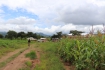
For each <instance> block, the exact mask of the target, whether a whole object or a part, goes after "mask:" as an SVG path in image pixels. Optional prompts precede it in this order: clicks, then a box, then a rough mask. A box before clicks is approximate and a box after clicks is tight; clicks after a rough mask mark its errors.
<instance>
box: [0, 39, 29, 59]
mask: <svg viewBox="0 0 105 70" xmlns="http://www.w3.org/2000/svg"><path fill="white" fill-rule="evenodd" d="M26 46H27V40H8V39H0V58H1V57H2V56H4V55H5V54H7V53H9V52H12V51H14V50H16V49H19V48H23V47H26Z"/></svg>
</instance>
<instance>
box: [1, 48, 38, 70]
mask: <svg viewBox="0 0 105 70" xmlns="http://www.w3.org/2000/svg"><path fill="white" fill-rule="evenodd" d="M33 49H35V48H33V47H30V48H28V49H26V50H25V51H24V52H22V53H21V54H20V55H19V56H18V57H16V58H15V59H14V60H12V61H11V62H9V63H7V65H6V66H5V67H3V68H1V69H0V70H19V69H20V68H22V67H24V65H25V62H26V61H32V63H33V66H34V67H35V65H36V64H39V63H40V60H39V58H40V54H39V53H40V52H39V51H36V55H37V59H35V60H30V59H29V58H26V57H25V54H26V53H29V52H30V51H31V50H33ZM16 52H18V50H17V51H16ZM16 52H11V54H10V53H9V54H8V55H7V56H11V55H13V53H14V54H16ZM3 58H4V57H3ZM2 60H3V59H2ZM2 60H1V59H0V61H2ZM32 68H33V67H32Z"/></svg>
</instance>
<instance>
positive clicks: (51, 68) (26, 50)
mask: <svg viewBox="0 0 105 70" xmlns="http://www.w3.org/2000/svg"><path fill="white" fill-rule="evenodd" d="M0 42H1V43H0V57H1V58H0V61H1V62H0V69H1V70H6V69H11V70H105V36H104V35H102V34H101V33H98V35H96V36H94V37H90V38H81V39H77V38H75V39H69V38H64V39H62V40H61V41H59V42H51V41H50V42H35V41H31V46H30V47H28V45H27V40H0ZM7 53H8V54H7ZM10 53H14V54H13V55H11V56H8V55H10ZM5 56H8V58H7V57H6V58H7V59H5V60H4V59H2V58H4V57H5ZM12 64H14V67H12V66H13V65H12Z"/></svg>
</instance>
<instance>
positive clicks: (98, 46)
mask: <svg viewBox="0 0 105 70" xmlns="http://www.w3.org/2000/svg"><path fill="white" fill-rule="evenodd" d="M58 53H59V56H60V57H61V59H62V60H63V61H64V62H67V63H69V64H71V65H74V66H75V70H105V36H104V35H102V34H101V33H98V35H96V36H94V37H90V38H88V39H85V38H82V39H81V40H80V39H68V38H67V39H63V40H62V41H61V42H60V43H59V45H58Z"/></svg>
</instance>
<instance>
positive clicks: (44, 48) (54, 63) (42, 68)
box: [34, 42, 65, 70]
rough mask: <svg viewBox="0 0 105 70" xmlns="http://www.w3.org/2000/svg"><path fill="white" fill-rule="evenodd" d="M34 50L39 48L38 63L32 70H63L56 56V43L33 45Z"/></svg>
mask: <svg viewBox="0 0 105 70" xmlns="http://www.w3.org/2000/svg"><path fill="white" fill-rule="evenodd" d="M35 44H36V46H35V48H40V49H41V53H40V61H41V63H40V64H39V65H36V67H35V69H34V70H65V69H64V66H63V64H62V62H61V60H60V59H59V57H58V54H57V43H54V42H44V43H35Z"/></svg>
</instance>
